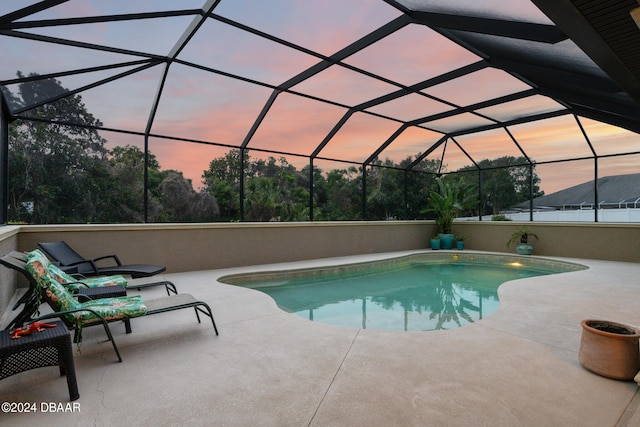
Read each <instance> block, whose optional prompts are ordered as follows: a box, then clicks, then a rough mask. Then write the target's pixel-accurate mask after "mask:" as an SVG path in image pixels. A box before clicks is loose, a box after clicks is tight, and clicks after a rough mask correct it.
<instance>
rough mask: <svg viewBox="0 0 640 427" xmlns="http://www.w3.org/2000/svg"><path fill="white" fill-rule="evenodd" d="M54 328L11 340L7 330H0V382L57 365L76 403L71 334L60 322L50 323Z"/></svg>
mask: <svg viewBox="0 0 640 427" xmlns="http://www.w3.org/2000/svg"><path fill="white" fill-rule="evenodd" d="M52 323H53V324H55V325H56V327H55V328H45V329H44V330H42V331H41V332H34V333H32V334H31V335H25V336H23V337H20V338H18V339H12V338H11V335H10V334H9V331H8V330H4V331H0V379H4V378H7V377H10V376H11V375H15V374H17V373H20V372H24V371H28V370H30V369H35V368H42V367H45V366H59V367H60V375H66V377H67V386H68V387H69V399H70V400H72V401H73V400H77V399H78V398H79V397H80V394H79V393H78V383H77V381H76V370H75V365H74V363H73V350H72V348H71V335H70V333H69V330H68V329H67V327H66V326H65V325H64V323H62V322H52Z"/></svg>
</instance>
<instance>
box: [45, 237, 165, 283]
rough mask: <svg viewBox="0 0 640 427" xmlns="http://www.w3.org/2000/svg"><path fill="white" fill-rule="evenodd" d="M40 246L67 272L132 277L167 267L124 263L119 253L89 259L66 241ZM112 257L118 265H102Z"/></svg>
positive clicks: (153, 272)
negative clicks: (100, 262)
mask: <svg viewBox="0 0 640 427" xmlns="http://www.w3.org/2000/svg"><path fill="white" fill-rule="evenodd" d="M38 246H40V247H41V248H42V250H44V251H45V252H46V253H47V255H49V256H50V257H51V258H52V259H53V260H54V261H55V262H56V263H57V264H58V266H59V267H60V268H62V270H64V271H65V272H67V273H71V274H73V273H79V274H82V275H84V276H110V275H114V274H124V275H128V276H131V277H132V278H134V279H135V278H139V277H149V276H155V275H156V274H160V273H162V272H163V271H165V270H166V267H163V266H160V265H150V264H122V263H121V262H120V259H119V258H118V256H117V255H115V254H113V255H104V256H101V257H98V258H94V259H87V258H84V257H83V256H81V255H80V254H79V253H77V252H76V251H74V250H73V249H72V248H71V246H69V245H68V244H67V243H66V242H65V241H62V240H61V241H59V242H40V243H38ZM106 259H111V260H112V261H113V262H115V264H116V265H110V266H102V265H100V266H99V265H98V262H99V261H103V260H106Z"/></svg>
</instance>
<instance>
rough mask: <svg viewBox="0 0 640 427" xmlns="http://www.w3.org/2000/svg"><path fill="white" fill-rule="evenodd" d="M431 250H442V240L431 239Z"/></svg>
mask: <svg viewBox="0 0 640 427" xmlns="http://www.w3.org/2000/svg"><path fill="white" fill-rule="evenodd" d="M431 249H433V250H434V251H437V250H438V249H440V239H431Z"/></svg>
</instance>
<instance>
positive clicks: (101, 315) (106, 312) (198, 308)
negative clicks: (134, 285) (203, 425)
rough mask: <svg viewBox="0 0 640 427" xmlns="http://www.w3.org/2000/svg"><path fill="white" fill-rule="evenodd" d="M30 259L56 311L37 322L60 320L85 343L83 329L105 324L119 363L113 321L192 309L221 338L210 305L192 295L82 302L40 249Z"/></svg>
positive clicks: (41, 291)
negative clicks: (208, 320) (56, 274)
mask: <svg viewBox="0 0 640 427" xmlns="http://www.w3.org/2000/svg"><path fill="white" fill-rule="evenodd" d="M27 260H28V261H27V265H26V269H27V271H28V272H29V273H30V274H31V275H32V276H33V278H34V279H35V281H36V284H37V285H36V286H37V288H38V291H39V295H40V296H41V298H42V299H43V300H44V301H46V302H47V303H48V304H49V306H50V307H51V308H52V309H53V311H54V313H51V314H48V315H45V316H40V317H39V318H38V319H34V320H43V319H48V318H53V317H60V318H61V319H63V321H64V322H65V323H66V324H67V326H68V327H70V328H72V329H75V331H76V341H77V342H80V341H81V340H82V335H81V334H82V328H85V327H88V326H93V325H102V326H103V327H104V329H105V332H106V334H107V337H108V338H109V340H110V341H111V344H112V345H113V350H114V351H115V353H116V356H117V357H118V361H119V362H122V357H121V356H120V352H119V351H118V347H117V346H116V343H115V340H114V339H113V335H112V334H111V330H110V329H109V325H108V323H110V322H114V321H120V320H128V319H131V318H134V317H140V316H149V315H152V314H157V313H164V312H167V311H175V310H180V309H183V308H193V309H194V310H195V313H196V317H197V319H198V323H200V314H199V313H202V314H205V315H207V316H209V318H211V323H212V324H213V329H214V331H215V333H216V335H218V328H217V327H216V322H215V320H214V319H213V313H212V311H211V308H210V307H209V305H208V304H207V303H205V302H203V301H198V300H196V299H195V298H194V297H193V296H192V295H190V294H177V295H175V296H167V297H161V298H156V299H152V300H146V301H145V300H143V299H142V298H141V297H140V296H138V295H136V296H124V297H118V298H102V299H95V300H90V301H87V302H80V301H78V300H76V299H75V298H74V296H73V295H72V294H71V293H70V292H69V291H68V290H67V289H66V288H65V287H64V286H62V285H61V284H60V283H59V282H58V281H57V280H56V279H55V278H54V275H53V274H51V273H50V267H51V265H52V264H51V263H50V261H49V259H48V258H47V257H46V256H45V255H44V254H43V253H42V252H40V251H39V250H35V251H32V252H30V253H29V254H28V255H27ZM60 315H63V316H60Z"/></svg>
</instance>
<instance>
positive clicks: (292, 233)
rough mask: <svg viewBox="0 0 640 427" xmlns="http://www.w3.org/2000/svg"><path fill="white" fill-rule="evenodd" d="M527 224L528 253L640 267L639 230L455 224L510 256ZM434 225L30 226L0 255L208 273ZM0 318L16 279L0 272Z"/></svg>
mask: <svg viewBox="0 0 640 427" xmlns="http://www.w3.org/2000/svg"><path fill="white" fill-rule="evenodd" d="M522 224H526V225H528V226H529V228H530V229H531V231H532V232H534V233H536V234H537V235H538V237H539V240H538V241H536V240H535V239H534V240H533V241H532V243H533V244H534V246H535V250H534V255H542V256H559V257H571V258H587V259H602V260H610V261H625V262H640V224H635V223H634V224H627V223H625V224H620V223H616V224H610V223H540V222H535V223H518V222H515V221H514V222H492V221H482V222H478V221H469V222H467V221H456V222H455V223H454V232H455V233H456V234H460V235H464V236H466V241H465V246H466V248H468V249H475V250H482V251H492V252H515V249H514V248H513V247H511V248H507V247H506V245H505V243H506V241H507V240H508V239H509V237H510V236H511V234H512V233H513V231H514V230H515V229H516V228H517V227H518V226H520V225H522ZM435 232H436V226H435V224H434V222H433V221H380V222H374V221H345V222H308V223H224V224H215V223H214V224H122V225H113V224H105V225H55V226H47V225H33V226H5V227H0V249H2V255H3V254H5V253H7V252H9V251H11V250H19V251H30V250H33V249H35V248H37V243H38V242H42V241H55V240H65V241H67V242H68V243H69V244H70V245H72V246H73V247H74V248H75V249H76V250H77V251H78V252H80V253H81V254H82V255H84V256H86V257H88V258H92V257H97V256H101V255H105V254H112V253H115V254H117V255H118V256H119V257H120V259H121V260H122V262H124V263H147V264H158V265H164V266H166V267H167V272H170V273H175V272H182V271H194V270H208V269H218V268H227V267H237V266H244V265H259V264H270V263H278V262H288V261H299V260H305V259H316V258H327V257H339V256H347V255H358V254H367V253H381V252H393V251H404V250H416V249H426V248H428V247H429V238H430V237H431V236H432V235H433V234H434V233H435ZM0 269H1V270H2V271H1V272H0V279H1V280H2V289H1V290H0V313H2V312H3V311H4V310H5V309H6V307H7V306H8V304H9V302H10V299H11V297H12V296H13V295H14V292H15V290H16V286H17V284H20V282H19V278H18V277H17V276H16V275H15V274H13V273H12V272H10V271H7V269H6V268H0Z"/></svg>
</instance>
